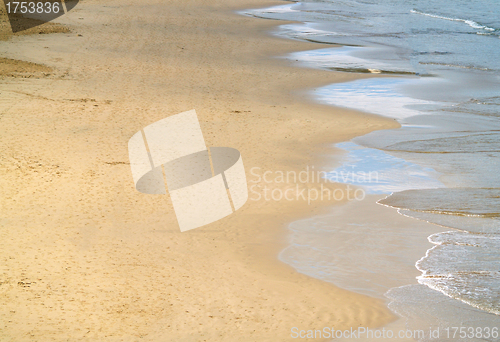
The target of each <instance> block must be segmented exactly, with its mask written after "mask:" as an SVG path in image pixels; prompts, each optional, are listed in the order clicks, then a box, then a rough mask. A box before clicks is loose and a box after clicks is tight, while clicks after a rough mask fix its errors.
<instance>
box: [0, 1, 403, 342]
mask: <svg viewBox="0 0 500 342" xmlns="http://www.w3.org/2000/svg"><path fill="white" fill-rule="evenodd" d="M273 4H278V3H277V2H269V1H264V0H248V1H245V2H241V1H236V0H216V1H209V2H207V1H201V0H192V1H185V0H184V1H178V0H175V1H169V2H168V4H167V3H164V2H160V1H154V0H146V1H138V0H120V1H118V0H111V1H94V0H91V1H84V2H81V3H80V4H79V5H78V6H77V7H76V8H75V9H74V10H72V11H71V12H69V13H68V14H67V15H65V16H63V17H61V18H59V19H58V20H57V23H58V24H57V25H54V26H53V27H54V28H51V29H50V30H52V31H50V32H59V33H51V34H40V33H49V32H39V31H36V32H32V33H35V34H25V35H16V36H12V37H10V36H9V35H8V33H5V27H6V26H5V19H6V18H5V16H4V17H2V20H3V21H2V25H3V26H2V30H3V31H2V32H3V33H2V37H3V38H2V40H3V41H1V42H0V46H1V48H0V51H1V54H0V58H1V59H0V77H1V78H0V94H1V95H0V127H1V128H0V131H1V133H0V149H1V151H2V153H1V154H0V191H1V196H0V212H1V216H0V226H1V230H0V246H1V247H0V248H1V250H2V253H1V259H2V263H1V264H0V265H1V268H0V340H1V341H16V342H17V341H287V340H293V339H292V338H291V337H290V331H291V328H293V327H299V328H301V329H314V328H322V327H326V326H329V327H335V328H336V329H348V328H350V327H358V326H365V327H373V328H375V327H380V326H383V325H385V324H387V323H389V322H391V321H393V320H394V319H395V317H394V316H393V315H392V313H391V312H390V311H389V310H388V309H387V308H386V307H385V305H384V303H383V301H381V300H378V299H374V298H371V297H368V296H363V295H360V294H356V293H353V292H349V291H346V290H342V289H339V288H336V287H334V286H333V285H331V284H329V283H326V282H322V281H320V280H316V279H313V278H310V277H308V276H305V275H302V274H300V273H298V272H296V271H295V270H294V269H292V268H291V267H289V266H288V265H286V264H284V263H282V262H280V261H279V260H278V258H277V255H278V253H279V252H280V251H281V250H282V249H283V248H284V247H286V245H287V229H286V226H287V224H288V223H289V222H291V221H293V220H295V219H299V218H304V217H308V216H311V215H313V214H320V213H322V212H324V211H325V210H326V209H327V208H329V207H331V206H332V205H336V204H339V203H340V202H335V201H322V202H320V201H316V202H314V203H312V204H311V205H308V204H307V203H306V202H304V201H265V200H260V201H253V200H249V201H248V202H247V203H246V204H245V206H244V207H243V208H241V209H240V210H238V211H237V212H236V213H234V214H233V215H231V216H229V217H227V218H225V219H223V220H220V221H218V222H215V223H212V224H210V225H207V226H204V227H202V228H198V229H195V230H192V231H189V232H185V233H181V232H180V231H179V227H178V225H177V221H176V217H175V214H174V212H173V208H172V204H171V201H170V198H169V196H168V195H166V196H161V195H145V194H141V193H139V192H137V191H136V190H135V189H134V184H133V181H132V176H131V171H130V166H129V164H128V163H129V160H128V151H127V142H128V140H129V139H130V137H131V136H132V135H133V134H134V133H135V132H137V131H139V130H140V129H141V128H143V127H145V126H147V125H149V124H151V123H153V122H156V121H158V120H160V119H163V118H165V117H167V116H170V115H173V114H177V113H180V112H183V111H187V110H191V109H196V111H197V113H198V117H199V120H200V124H201V128H202V130H203V132H204V138H205V140H206V143H207V146H230V147H233V148H237V149H238V150H239V151H240V152H241V154H242V157H243V163H244V165H245V169H246V172H247V179H248V180H251V179H252V176H251V174H250V173H249V171H250V169H251V168H253V167H258V168H260V169H261V170H290V171H297V172H298V171H301V170H304V169H305V167H306V166H308V165H309V166H310V165H315V166H317V167H318V168H319V167H320V166H321V165H323V163H324V162H323V160H324V159H323V158H324V157H325V156H326V155H332V154H334V153H336V151H335V150H334V149H333V147H332V144H333V143H335V142H339V141H344V140H348V139H351V138H353V137H355V136H359V135H363V134H366V133H368V132H370V131H373V130H377V129H387V128H395V127H398V126H399V124H398V123H397V122H395V121H394V120H392V119H386V118H382V117H377V116H373V115H367V114H363V113H359V112H355V111H352V110H347V109H339V108H334V107H329V106H322V105H318V104H315V103H313V102H312V101H311V100H310V99H309V98H308V97H307V96H306V94H305V92H304V90H306V89H311V88H314V87H318V86H321V85H325V84H329V83H333V82H342V81H347V80H351V79H354V78H355V77H361V76H360V75H352V74H347V73H336V72H329V71H321V70H313V69H306V68H298V67H296V66H292V65H291V64H289V63H288V62H286V61H284V60H282V59H277V58H274V57H276V56H280V55H283V54H286V53H288V52H292V51H300V50H307V49H315V48H321V47H324V45H321V44H313V43H304V42H298V41H292V40H284V39H279V38H276V37H273V36H271V35H270V34H269V31H270V30H271V29H272V28H273V27H274V26H276V25H277V24H280V23H278V22H276V21H271V20H264V19H256V18H250V17H244V16H240V15H237V14H236V13H235V10H237V9H242V8H249V7H265V6H270V5H273ZM363 77H376V76H373V75H365V76H363ZM275 186H277V187H279V186H280V185H279V184H278V185H275ZM282 186H285V185H282ZM301 186H304V187H308V186H310V184H302V185H301ZM331 187H332V188H339V189H345V188H346V186H345V185H343V184H333V185H331ZM316 340H318V339H316Z"/></svg>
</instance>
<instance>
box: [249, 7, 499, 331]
mask: <svg viewBox="0 0 500 342" xmlns="http://www.w3.org/2000/svg"><path fill="white" fill-rule="evenodd" d="M498 13H500V3H499V2H497V1H494V0H484V1H479V0H471V1H463V0H457V1H454V2H453V6H452V5H451V4H450V3H449V2H444V1H441V0H439V1H430V0H415V1H409V2H401V1H395V0H376V1H375V0H358V1H356V0H340V1H329V0H321V1H302V2H294V3H292V4H289V5H285V6H277V7H273V8H271V9H265V10H252V11H247V14H250V15H254V16H258V17H264V18H272V19H283V20H296V21H301V22H302V23H294V24H286V25H282V26H280V27H279V28H278V29H277V30H276V31H275V34H277V35H280V36H284V37H288V38H292V39H301V40H308V41H315V42H322V43H331V44H341V45H345V46H344V47H331V48H322V49H318V50H313V51H304V52H297V53H293V54H290V55H289V56H287V58H289V59H290V60H292V61H295V62H296V63H298V64H300V65H304V66H308V67H314V68H323V69H327V70H337V71H346V72H357V73H365V74H367V73H370V74H374V77H369V78H365V79H361V80H357V81H354V82H348V83H342V84H334V85H329V86H326V87H322V88H319V89H315V90H313V91H311V95H312V96H313V97H314V98H316V99H317V100H318V101H319V102H323V103H327V104H331V105H334V106H341V107H348V108H353V109H357V110H360V111H364V112H368V113H373V114H378V115H383V116H387V117H391V118H394V119H397V120H398V121H399V122H400V123H401V124H402V128H401V129H397V130H386V131H377V132H372V133H370V134H368V135H366V136H363V137H359V138H356V139H354V140H353V142H351V143H344V144H339V145H337V147H339V148H342V149H344V150H346V152H347V154H346V155H345V157H344V160H343V161H342V163H343V165H342V166H341V167H339V168H338V169H337V170H332V174H334V173H335V172H337V173H340V172H344V173H345V172H348V171H352V170H356V171H359V170H365V171H377V170H378V172H379V175H380V178H379V179H378V181H377V182H373V181H371V182H364V181H363V182H359V181H358V182H357V181H349V180H346V181H345V183H351V184H355V185H358V186H362V187H363V188H365V190H366V191H367V192H369V193H391V192H394V195H393V196H390V197H388V198H387V199H384V200H382V201H381V203H383V204H384V205H390V206H392V207H395V208H398V209H399V210H398V212H399V213H401V214H402V215H404V216H406V217H409V218H414V219H417V220H420V221H425V222H430V223H433V224H436V225H439V226H442V227H443V228H441V229H442V230H443V231H442V232H441V233H434V234H432V235H430V236H429V241H430V242H431V243H432V244H433V245H434V247H432V248H430V249H429V250H428V252H427V253H423V254H422V255H421V256H420V257H419V258H416V259H415V260H414V261H415V263H416V265H415V266H416V267H417V269H418V270H419V271H420V272H421V275H420V276H419V278H418V282H419V283H420V284H421V285H416V281H414V282H413V283H412V282H411V281H410V282H409V283H408V284H409V285H410V284H415V285H411V286H409V287H401V288H395V289H393V290H391V291H389V292H388V297H389V298H390V299H391V301H392V303H391V305H390V306H391V308H394V309H395V310H396V311H397V312H398V313H400V314H401V315H403V316H404V317H407V318H408V322H409V324H413V323H415V322H417V321H419V322H420V323H419V324H422V322H425V324H430V323H432V322H433V321H435V322H440V323H439V324H441V323H442V324H455V325H456V324H458V325H460V324H465V323H467V322H469V321H470V322H473V323H474V324H476V326H477V324H479V323H478V322H479V321H481V320H482V319H484V324H486V323H487V324H490V323H491V324H496V325H497V326H498V325H499V324H500V323H499V322H500V317H498V316H497V315H498V314H500V311H499V310H500V308H499V304H498V303H499V302H500V297H499V294H500V276H499V271H500V269H499V265H500V253H499V252H498V251H499V250H500V249H499V247H500V244H499V242H500V239H499V234H500V226H499V225H498V223H499V222H500V220H499V217H500V214H499V210H500V209H499V208H500V203H499V200H498V198H499V197H500V196H499V189H500V172H499V170H500V59H499V58H498V56H499V55H500V41H499V40H498V39H499V37H500V16H499V15H498ZM375 74H377V75H375ZM380 76H384V77H380ZM405 190H409V191H405ZM315 220H316V221H315ZM381 220H382V221H383V218H381ZM327 221H328V222H330V224H331V225H332V226H331V227H329V226H328V224H327V223H325V222H327ZM408 224H409V225H410V226H411V225H412V224H410V223H408ZM297 225H298V226H300V227H301V228H297V227H298V226H297ZM377 226H379V225H377ZM307 227H309V228H307ZM318 227H321V229H320V230H317V228H318ZM371 228H372V229H373V231H376V230H375V229H379V230H380V229H381V228H380V227H379V228H375V227H371ZM291 229H292V231H294V233H292V235H293V236H294V239H295V240H294V244H295V245H296V246H301V248H298V249H295V252H293V253H296V254H293V253H292V251H293V248H292V249H288V250H287V252H286V253H285V254H286V255H288V258H291V259H289V260H288V261H286V260H284V261H286V262H289V263H291V264H292V265H293V266H294V267H296V268H297V269H299V270H300V271H301V272H304V273H306V274H310V275H312V276H315V277H318V278H321V279H325V280H328V281H331V282H333V283H335V284H337V285H340V286H342V285H343V286H345V287H347V288H350V289H354V290H357V291H358V292H362V293H367V291H368V292H371V293H373V291H374V290H373V286H371V285H370V284H366V283H361V282H360V283H359V286H358V288H357V289H356V286H353V284H352V283H349V281H348V280H346V278H343V277H341V276H339V274H340V273H339V268H340V267H341V264H340V263H338V264H336V266H335V267H336V268H337V270H336V271H335V270H334V269H335V267H334V266H332V265H330V264H328V263H327V264H325V263H322V264H321V263H320V264H321V272H318V269H315V267H316V265H319V264H315V261H314V260H316V261H318V262H320V261H319V260H324V259H323V257H322V255H323V254H322V253H320V251H324V250H327V249H328V246H330V247H331V248H332V250H336V251H343V249H342V248H341V247H339V246H337V245H336V244H335V241H334V240H335V239H334V238H333V237H332V238H324V237H323V239H321V238H311V235H310V234H313V233H312V232H315V231H316V233H314V234H319V236H321V235H322V234H323V233H324V232H325V231H330V230H334V231H336V233H335V234H340V235H338V236H339V237H340V236H343V235H342V234H344V235H345V234H347V232H349V234H351V232H352V234H354V235H353V236H355V235H356V233H355V232H356V231H357V232H358V236H360V234H367V233H368V232H369V231H370V227H368V228H367V227H364V228H362V229H360V228H359V227H358V226H356V227H354V226H351V227H349V224H347V223H346V226H345V227H337V226H336V225H335V224H334V223H333V221H332V220H326V221H325V218H324V217H323V218H316V219H314V218H313V219H311V220H309V221H301V223H294V224H293V225H291ZM304 230H306V231H307V232H308V233H307V234H306V235H307V236H308V238H307V239H308V243H305V244H301V240H300V238H299V236H303V237H304V236H306V235H303V234H299V233H298V232H303V231H304ZM314 234H313V235H314ZM332 234H333V233H332ZM332 236H334V235H332ZM297 239H298V240H297ZM373 241H375V240H373ZM380 242H381V243H382V240H381V241H380ZM384 243H385V242H384ZM325 244H326V245H325ZM328 244H330V245H328ZM318 246H322V247H321V248H319V249H318ZM357 248H362V246H357ZM307 251H315V252H314V253H312V254H308V252H307ZM346 253H347V252H346ZM285 254H283V255H285ZM330 254H332V255H333V254H334V252H330ZM290 255H295V256H296V257H294V258H292V257H290ZM299 256H300V257H299ZM311 256H312V257H311ZM301 258H302V259H301ZM307 258H309V259H308V261H307V262H305V263H302V262H303V260H305V259H307ZM331 258H333V259H334V260H335V258H338V257H337V256H331ZM292 259H293V262H292V261H291V260H292ZM368 265H371V264H370V263H369V264H368ZM379 266H380V265H379ZM371 267H373V268H372V270H377V269H378V270H379V271H380V272H389V273H390V270H389V269H387V268H380V267H379V268H377V267H378V266H377V265H371ZM367 268H368V269H369V267H368V266H367ZM423 285H426V286H423ZM431 289H432V290H431ZM443 294H445V295H446V296H444V295H443ZM411 296H414V297H416V298H420V301H414V300H412V298H410V297H411ZM436 300H437V301H438V302H439V303H441V304H442V306H439V307H432V310H430V311H431V312H432V315H429V314H427V313H426V312H425V310H423V309H422V305H428V306H432V302H433V301H436ZM450 301H451V302H450ZM423 303H427V304H423ZM458 303H460V304H458ZM419 317H420V318H419ZM471 324H472V323H471ZM483 326H484V325H483ZM430 340H432V339H430ZM470 340H475V339H470ZM479 340H481V339H479ZM482 340H492V339H484V338H483V339H482Z"/></svg>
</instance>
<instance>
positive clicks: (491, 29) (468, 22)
mask: <svg viewBox="0 0 500 342" xmlns="http://www.w3.org/2000/svg"><path fill="white" fill-rule="evenodd" d="M410 12H411V13H415V14H420V15H425V16H427V17H431V18H436V19H444V20H450V21H459V22H462V23H465V24H467V25H469V26H470V27H472V28H475V29H482V30H485V31H495V29H494V28H492V27H488V26H485V25H481V24H479V23H477V22H475V21H474V20H470V19H460V18H450V17H445V16H441V15H437V14H432V13H425V12H420V11H418V10H416V9H412V10H411V11H410Z"/></svg>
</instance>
